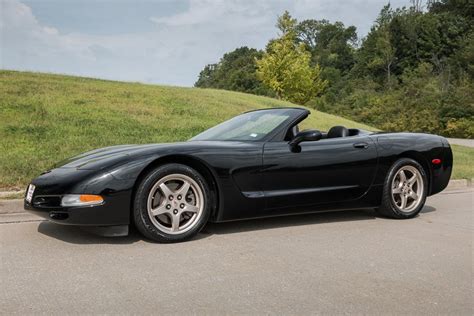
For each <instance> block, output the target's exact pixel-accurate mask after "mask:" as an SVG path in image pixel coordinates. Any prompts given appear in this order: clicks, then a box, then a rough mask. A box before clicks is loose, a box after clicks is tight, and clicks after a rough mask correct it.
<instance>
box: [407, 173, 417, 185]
mask: <svg viewBox="0 0 474 316" xmlns="http://www.w3.org/2000/svg"><path fill="white" fill-rule="evenodd" d="M416 179H417V176H416V174H414V175H413V176H412V177H411V178H410V179H408V185H409V186H412V185H413V184H415V182H416Z"/></svg>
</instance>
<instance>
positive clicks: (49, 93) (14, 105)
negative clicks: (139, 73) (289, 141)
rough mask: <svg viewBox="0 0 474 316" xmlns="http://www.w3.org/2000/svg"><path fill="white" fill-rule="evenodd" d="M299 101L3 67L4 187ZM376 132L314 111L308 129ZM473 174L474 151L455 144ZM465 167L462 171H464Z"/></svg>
mask: <svg viewBox="0 0 474 316" xmlns="http://www.w3.org/2000/svg"><path fill="white" fill-rule="evenodd" d="M281 106H294V105H293V104H291V103H289V102H283V101H279V100H275V99H271V98H266V97H259V96H254V95H249V94H245V93H237V92H230V91H223V90H211V89H196V88H180V87H168V86H158V85H145V84H139V83H125V82H114V81H106V80H97V79H88V78H80V77H72V76H62V75H51V74H40V73H29V72H15V71H0V140H1V143H0V188H3V189H6V188H12V189H13V188H18V189H22V188H24V186H25V185H26V184H27V183H28V182H29V181H30V180H31V179H32V178H34V177H36V176H37V175H38V174H39V173H40V172H41V171H43V170H46V169H48V168H50V167H51V166H52V165H53V164H54V163H55V162H57V161H60V160H62V159H65V158H68V157H70V156H73V155H75V154H78V153H81V152H84V151H87V150H90V149H93V148H99V147H104V146H110V145H117V144H138V143H140V144H142V143H159V142H173V141H180V140H186V139H188V138H190V137H192V136H194V135H196V134H197V133H199V132H201V131H203V130H205V129H207V128H209V127H211V126H213V125H215V124H216V123H218V122H221V121H224V120H226V119H228V118H230V117H232V116H234V115H236V114H239V113H242V112H244V111H248V110H252V109H257V108H266V107H281ZM333 125H345V126H349V127H356V128H363V129H369V130H375V129H374V128H372V127H369V126H367V125H364V124H360V123H356V122H353V121H350V120H347V119H344V118H341V117H337V116H334V115H330V114H326V113H321V112H318V111H315V110H312V115H310V117H309V118H308V119H307V120H306V121H305V124H304V126H303V127H305V128H309V127H313V128H318V129H321V130H327V129H328V128H329V127H331V126H333ZM454 148H455V150H459V153H457V152H456V154H455V157H456V159H457V160H459V161H460V162H461V163H463V164H464V165H463V166H462V168H461V166H460V167H459V168H455V172H454V174H455V175H456V176H459V177H467V178H470V177H472V164H473V154H472V151H469V150H467V151H466V150H465V149H462V148H461V147H454ZM461 170H462V171H461Z"/></svg>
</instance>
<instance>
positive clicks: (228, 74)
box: [194, 46, 272, 96]
mask: <svg viewBox="0 0 474 316" xmlns="http://www.w3.org/2000/svg"><path fill="white" fill-rule="evenodd" d="M262 55H263V52H261V51H258V50H256V49H254V48H248V47H246V46H244V47H240V48H237V49H235V50H234V51H232V52H229V53H226V54H224V56H223V57H222V58H221V60H220V61H219V62H218V63H217V64H210V65H206V66H205V67H204V69H203V70H202V71H201V72H200V73H199V77H198V80H197V81H196V83H195V84H194V86H195V87H199V88H214V89H225V90H233V91H240V92H247V93H253V94H260V95H269V96H271V95H272V92H271V91H270V90H269V89H267V88H265V87H264V86H263V84H262V82H261V81H260V80H258V79H257V75H256V69H257V65H256V63H255V59H256V58H260V57H261V56H262Z"/></svg>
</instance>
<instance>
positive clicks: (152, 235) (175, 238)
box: [133, 164, 210, 242]
mask: <svg viewBox="0 0 474 316" xmlns="http://www.w3.org/2000/svg"><path fill="white" fill-rule="evenodd" d="M174 173H179V174H183V175H186V176H188V177H191V178H192V179H193V180H194V181H196V183H197V184H198V186H199V187H200V189H201V191H202V193H203V196H204V201H203V203H204V206H203V214H202V215H201V217H200V218H199V219H198V222H197V223H196V224H195V225H194V227H192V228H191V229H190V230H188V231H186V232H183V233H182V234H168V233H165V232H163V231H161V230H160V229H158V228H157V227H156V226H155V225H154V224H153V223H152V221H151V219H150V217H149V215H148V208H147V201H148V195H149V193H150V190H151V189H152V187H153V186H154V184H155V183H156V182H157V181H159V180H160V179H161V178H163V177H165V176H167V175H170V174H174ZM209 215H210V192H209V186H208V185H207V183H206V181H205V179H204V178H203V177H202V176H201V174H199V173H198V172H197V171H196V170H194V169H193V168H191V167H188V166H186V165H182V164H166V165H162V166H159V167H157V168H155V169H154V170H152V171H151V172H149V173H148V174H147V175H146V176H145V177H144V178H143V180H142V181H141V182H140V184H139V186H138V188H137V191H136V193H135V197H134V204H133V219H134V222H135V226H136V227H137V229H138V230H139V231H140V232H141V233H142V234H143V235H144V236H145V237H147V238H149V239H152V240H155V241H158V242H180V241H185V240H188V239H190V238H192V237H193V236H195V235H196V234H197V233H198V232H199V231H200V230H201V229H202V228H203V227H204V225H205V224H206V223H207V221H208V219H209Z"/></svg>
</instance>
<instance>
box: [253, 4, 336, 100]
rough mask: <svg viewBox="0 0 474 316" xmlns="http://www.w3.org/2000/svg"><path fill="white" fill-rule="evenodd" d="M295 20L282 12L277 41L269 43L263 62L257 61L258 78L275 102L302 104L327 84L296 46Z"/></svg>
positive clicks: (309, 58) (302, 50)
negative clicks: (272, 93)
mask: <svg viewBox="0 0 474 316" xmlns="http://www.w3.org/2000/svg"><path fill="white" fill-rule="evenodd" d="M295 25H296V20H294V19H292V18H291V16H290V15H289V13H288V12H285V13H284V14H283V15H282V16H281V17H280V18H279V19H278V23H277V26H278V28H279V29H280V30H281V31H282V33H283V34H282V35H281V37H280V38H278V39H275V40H272V41H270V43H269V44H268V45H267V49H266V52H265V53H264V55H263V56H262V58H260V59H258V60H257V77H258V78H259V79H260V80H261V81H262V82H263V83H264V84H265V85H266V86H268V87H269V88H270V89H272V90H273V91H274V92H275V94H276V95H277V97H278V98H280V99H285V100H288V101H292V102H296V103H299V104H304V103H306V102H307V101H309V100H310V99H311V98H313V97H315V96H317V95H318V94H319V93H321V92H322V91H323V89H324V88H325V87H326V85H327V82H326V81H324V80H322V79H321V78H320V73H321V69H320V67H319V65H316V66H314V67H312V66H311V64H310V62H311V54H310V53H309V52H308V51H307V50H306V48H305V45H304V44H303V43H300V44H298V43H296V32H295Z"/></svg>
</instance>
